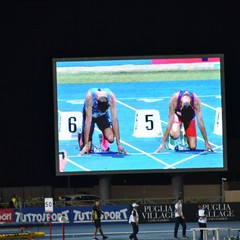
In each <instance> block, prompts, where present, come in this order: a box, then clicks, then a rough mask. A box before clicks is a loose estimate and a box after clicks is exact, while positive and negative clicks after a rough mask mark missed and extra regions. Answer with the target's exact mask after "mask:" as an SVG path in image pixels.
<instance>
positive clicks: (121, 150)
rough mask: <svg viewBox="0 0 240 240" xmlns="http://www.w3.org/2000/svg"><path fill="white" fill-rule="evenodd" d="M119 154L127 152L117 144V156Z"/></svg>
mask: <svg viewBox="0 0 240 240" xmlns="http://www.w3.org/2000/svg"><path fill="white" fill-rule="evenodd" d="M120 153H124V154H127V152H126V150H125V149H124V147H123V146H122V145H121V144H118V154H120Z"/></svg>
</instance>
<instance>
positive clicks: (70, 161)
mask: <svg viewBox="0 0 240 240" xmlns="http://www.w3.org/2000/svg"><path fill="white" fill-rule="evenodd" d="M67 161H68V162H69V163H71V164H73V165H74V166H76V167H78V168H80V169H82V170H84V171H86V172H90V171H91V170H89V169H87V168H85V167H83V166H81V165H80V164H77V163H76V162H74V161H72V160H71V159H67Z"/></svg>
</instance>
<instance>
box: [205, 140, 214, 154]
mask: <svg viewBox="0 0 240 240" xmlns="http://www.w3.org/2000/svg"><path fill="white" fill-rule="evenodd" d="M205 151H211V152H214V150H213V148H212V147H211V145H210V144H209V142H206V143H205Z"/></svg>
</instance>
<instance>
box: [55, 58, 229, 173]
mask: <svg viewBox="0 0 240 240" xmlns="http://www.w3.org/2000/svg"><path fill="white" fill-rule="evenodd" d="M223 60H224V57H223V55H222V54H216V55H194V56H167V57H166V56H164V57H161V56H154V57H153V56H151V57H148V56H144V57H121V58H112V57H111V58H85V59H53V73H54V100H55V140H56V141H55V143H56V174H57V175H81V174H83V175H84V174H85V175H86V174H88V175H89V174H114V173H118V174H119V173H120V174H121V173H144V172H166V173H167V172H188V171H224V170H226V169H227V159H226V145H227V144H226V138H225V136H226V131H225V127H224V126H225V116H224V114H225V111H224V107H225V104H224V99H225V96H224V61H223Z"/></svg>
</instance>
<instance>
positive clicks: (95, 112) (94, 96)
mask: <svg viewBox="0 0 240 240" xmlns="http://www.w3.org/2000/svg"><path fill="white" fill-rule="evenodd" d="M90 91H91V93H92V100H93V107H92V117H93V118H98V117H100V116H103V115H105V114H106V113H107V111H106V112H104V113H103V112H100V111H99V110H98V101H97V94H96V93H97V91H104V92H106V93H107V99H108V102H109V101H110V89H109V88H91V89H90ZM84 109H85V102H84Z"/></svg>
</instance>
